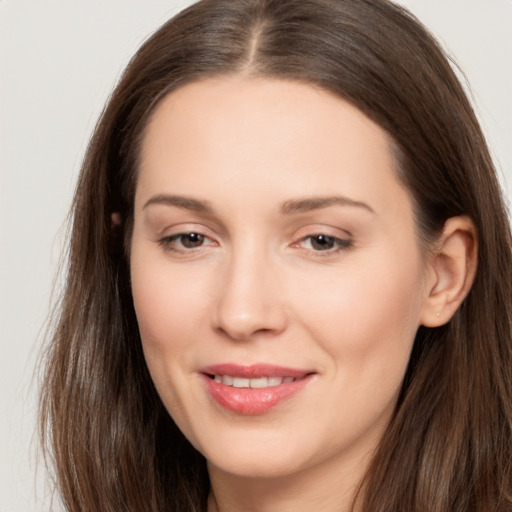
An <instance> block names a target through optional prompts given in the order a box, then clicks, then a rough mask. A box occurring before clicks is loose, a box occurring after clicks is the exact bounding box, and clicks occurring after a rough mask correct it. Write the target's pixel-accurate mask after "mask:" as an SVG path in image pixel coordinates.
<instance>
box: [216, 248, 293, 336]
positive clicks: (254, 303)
mask: <svg viewBox="0 0 512 512" xmlns="http://www.w3.org/2000/svg"><path fill="white" fill-rule="evenodd" d="M276 265H277V262H276V261H275V259H274V258H272V256H271V254H269V251H268V250H267V249H266V248H265V246H264V245H262V244H258V243H256V241H255V240H245V242H244V243H241V244H239V246H235V247H233V248H232V250H231V251H230V255H229V257H228V258H227V261H226V264H225V267H224V270H223V272H222V273H221V275H219V278H220V279H219V294H218V301H217V305H216V312H215V319H214V323H215V327H216V328H217V329H220V330H221V331H223V332H224V333H225V334H227V335H228V336H229V337H230V338H233V339H240V340H243V339H248V338H250V337H251V336H252V335H254V334H255V333H267V334H269V333H274V334H275V333H279V332H281V331H282V330H283V329H284V327H285V325H286V314H285V309H284V305H283V303H282V293H281V292H282V290H281V289H280V285H279V282H278V281H277V280H276V279H275V277H276V275H277V273H278V272H277V269H275V268H274V267H275V266H276Z"/></svg>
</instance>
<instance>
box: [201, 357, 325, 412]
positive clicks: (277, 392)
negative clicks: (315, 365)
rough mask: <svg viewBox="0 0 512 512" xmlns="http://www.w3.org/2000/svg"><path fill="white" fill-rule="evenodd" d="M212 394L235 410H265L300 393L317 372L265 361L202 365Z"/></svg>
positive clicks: (227, 407)
mask: <svg viewBox="0 0 512 512" xmlns="http://www.w3.org/2000/svg"><path fill="white" fill-rule="evenodd" d="M201 373H202V375H203V382H204V383H205V385H206V390H207V392H208V394H209V395H210V397H211V398H212V399H213V400H214V402H216V403H217V405H220V406H221V407H222V408H223V409H226V410H228V411H230V412H232V413H236V414H242V415H256V414H264V413H267V412H268V411H270V410H271V409H274V408H276V407H277V406H278V405H280V404H281V403H282V402H284V401H287V400H288V399H291V398H292V397H294V396H295V395H297V394H299V393H300V392H301V390H302V389H304V387H305V386H307V384H308V383H309V382H311V380H312V378H313V377H314V376H315V374H316V372H312V371H305V370H298V369H291V368H284V367H278V366H273V365H266V364H256V365H250V366H243V365H236V364H222V365H215V366H211V367H209V368H203V370H202V371H201Z"/></svg>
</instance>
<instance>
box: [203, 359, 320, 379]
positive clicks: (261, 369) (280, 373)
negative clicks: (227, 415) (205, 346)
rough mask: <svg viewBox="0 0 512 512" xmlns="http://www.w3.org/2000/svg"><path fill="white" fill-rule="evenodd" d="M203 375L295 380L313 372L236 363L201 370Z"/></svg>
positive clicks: (270, 365) (267, 365) (261, 364)
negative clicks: (288, 378) (290, 378)
mask: <svg viewBox="0 0 512 512" xmlns="http://www.w3.org/2000/svg"><path fill="white" fill-rule="evenodd" d="M200 372H201V373H203V374H206V375H230V376H231V377H241V378H246V379H253V378H257V377H293V378H294V379H297V378H301V377H305V376H306V375H309V374H310V373H314V372H312V371H311V370H302V369H298V368H287V367H284V366H276V365H273V364H265V363H258V364H250V365H240V364H235V363H222V364H215V365H212V366H206V367H204V368H201V370H200Z"/></svg>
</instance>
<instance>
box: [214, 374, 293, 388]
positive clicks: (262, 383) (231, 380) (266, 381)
mask: <svg viewBox="0 0 512 512" xmlns="http://www.w3.org/2000/svg"><path fill="white" fill-rule="evenodd" d="M209 377H210V378H211V379H213V380H214V381H215V382H218V383H221V384H225V385H226V386H232V387H234V388H252V389H261V388H271V387H275V386H280V385H281V384H288V383H290V382H294V381H295V380H297V379H296V378H294V377H256V378H251V379H248V378H244V377H233V376H231V375H210V376H209Z"/></svg>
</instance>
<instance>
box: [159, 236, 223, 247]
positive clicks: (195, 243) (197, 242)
mask: <svg viewBox="0 0 512 512" xmlns="http://www.w3.org/2000/svg"><path fill="white" fill-rule="evenodd" d="M160 244H161V245H163V246H164V247H165V248H166V249H171V250H176V251H180V250H181V251H183V250H187V249H198V248H200V247H202V246H205V245H214V242H213V240H211V239H210V238H208V237H207V236H205V235H203V234H201V233H196V232H190V233H177V234H176V235H172V236H167V237H164V238H162V239H161V240H160Z"/></svg>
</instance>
